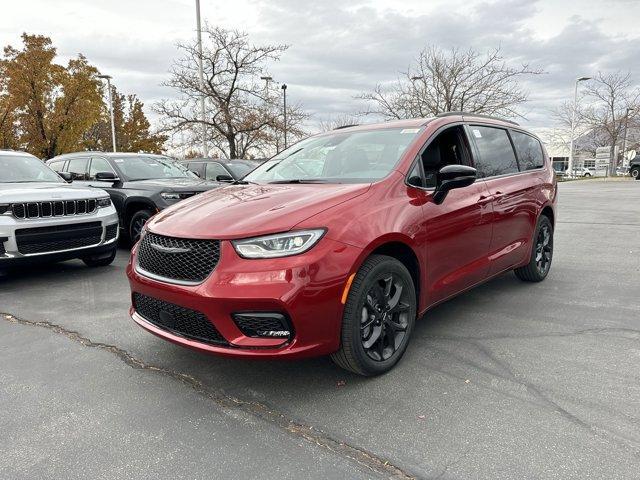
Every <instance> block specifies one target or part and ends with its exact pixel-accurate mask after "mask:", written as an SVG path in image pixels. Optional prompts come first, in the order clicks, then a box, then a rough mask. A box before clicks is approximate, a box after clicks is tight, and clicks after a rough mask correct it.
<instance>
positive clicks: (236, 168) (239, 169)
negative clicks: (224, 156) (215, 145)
mask: <svg viewBox="0 0 640 480" xmlns="http://www.w3.org/2000/svg"><path fill="white" fill-rule="evenodd" d="M224 166H225V167H227V169H228V170H230V171H231V173H232V174H233V175H234V176H235V177H236V178H242V177H244V176H245V175H246V174H247V173H249V172H250V171H251V170H253V169H254V168H255V166H253V165H249V164H247V163H240V162H230V163H225V164H224Z"/></svg>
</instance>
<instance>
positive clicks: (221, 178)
mask: <svg viewBox="0 0 640 480" xmlns="http://www.w3.org/2000/svg"><path fill="white" fill-rule="evenodd" d="M216 182H233V177H232V176H230V175H218V176H217V177H216Z"/></svg>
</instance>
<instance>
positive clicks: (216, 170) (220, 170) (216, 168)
mask: <svg viewBox="0 0 640 480" xmlns="http://www.w3.org/2000/svg"><path fill="white" fill-rule="evenodd" d="M218 175H229V172H227V171H226V170H225V168H224V167H223V166H222V165H220V164H219V163H216V162H211V163H207V175H206V177H205V178H206V179H207V180H215V179H216V178H217V177H218Z"/></svg>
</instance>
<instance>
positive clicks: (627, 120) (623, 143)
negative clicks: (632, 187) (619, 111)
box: [616, 107, 633, 175]
mask: <svg viewBox="0 0 640 480" xmlns="http://www.w3.org/2000/svg"><path fill="white" fill-rule="evenodd" d="M631 112H633V108H630V107H627V114H626V116H625V118H624V135H623V137H622V164H623V166H624V160H625V156H624V154H625V152H626V151H627V128H628V127H629V113H631ZM617 174H618V173H617V172H616V175H617Z"/></svg>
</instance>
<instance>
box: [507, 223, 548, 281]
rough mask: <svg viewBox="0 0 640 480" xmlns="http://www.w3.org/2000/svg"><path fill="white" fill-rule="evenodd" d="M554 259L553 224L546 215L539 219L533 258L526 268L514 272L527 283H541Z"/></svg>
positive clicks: (532, 252) (532, 251)
mask: <svg viewBox="0 0 640 480" xmlns="http://www.w3.org/2000/svg"><path fill="white" fill-rule="evenodd" d="M552 259H553V224H552V223H551V220H550V219H549V217H547V216H546V215H541V216H540V218H538V223H537V225H536V229H535V231H534V234H533V246H532V249H531V258H530V259H529V263H528V264H527V265H525V266H524V267H519V268H516V269H515V270H514V273H515V274H516V277H518V278H519V279H520V280H523V281H525V282H541V281H542V280H544V279H545V278H546V277H547V275H548V273H549V269H550V268H551V260H552Z"/></svg>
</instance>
